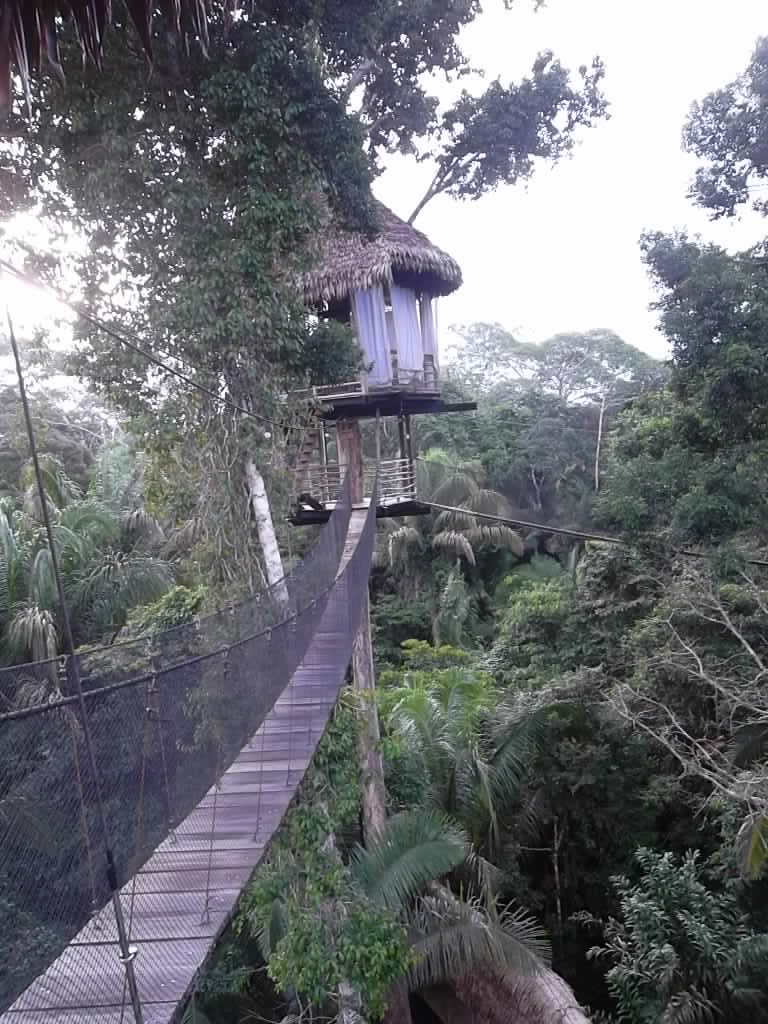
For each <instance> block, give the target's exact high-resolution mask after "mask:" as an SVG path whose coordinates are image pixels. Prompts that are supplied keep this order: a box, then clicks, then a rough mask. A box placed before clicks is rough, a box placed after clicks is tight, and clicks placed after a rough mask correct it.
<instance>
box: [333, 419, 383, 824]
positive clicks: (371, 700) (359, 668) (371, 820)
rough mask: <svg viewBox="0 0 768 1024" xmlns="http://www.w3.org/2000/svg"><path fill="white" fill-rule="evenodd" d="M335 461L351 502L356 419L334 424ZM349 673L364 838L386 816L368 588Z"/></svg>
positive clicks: (356, 475)
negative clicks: (348, 484) (343, 472)
mask: <svg viewBox="0 0 768 1024" xmlns="http://www.w3.org/2000/svg"><path fill="white" fill-rule="evenodd" d="M336 438H337V443H338V446H339V462H340V464H341V465H342V466H344V467H345V468H346V469H347V470H348V471H349V474H350V482H351V498H352V504H353V505H359V504H360V503H361V502H362V501H363V498H364V493H363V446H362V438H361V436H360V424H359V422H358V421H357V420H340V421H339V423H338V426H337V428H336ZM352 675H353V678H354V683H355V690H356V691H357V694H358V697H359V701H358V703H359V714H360V724H359V728H358V755H359V759H360V772H361V776H362V787H363V838H364V839H365V840H366V841H367V840H368V839H370V838H371V836H372V835H375V834H376V833H377V832H378V831H379V830H380V829H381V828H383V826H384V823H385V821H386V820H387V812H386V789H385V786H384V763H383V761H382V757H381V750H380V749H379V747H380V740H381V733H380V731H379V712H378V708H377V707H376V673H375V670H374V667H373V648H372V645H371V612H370V604H369V601H368V592H367V591H366V593H365V596H364V598H363V608H362V615H361V617H360V627H359V629H358V631H357V634H356V636H355V641H354V644H353V647H352Z"/></svg>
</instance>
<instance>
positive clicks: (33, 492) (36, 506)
mask: <svg viewBox="0 0 768 1024" xmlns="http://www.w3.org/2000/svg"><path fill="white" fill-rule="evenodd" d="M0 45H1V43H0ZM0 74H2V67H0ZM40 476H41V478H42V482H43V490H44V491H45V495H46V498H47V500H48V505H49V507H50V509H51V511H52V512H53V513H56V512H58V511H60V510H61V509H63V508H65V507H66V506H67V505H68V504H69V502H70V501H77V499H78V498H79V497H80V495H81V491H80V488H79V487H78V485H77V484H76V483H75V482H74V480H71V479H70V478H69V477H68V476H67V473H66V470H65V469H64V466H63V464H62V462H61V461H60V460H59V459H57V458H55V457H54V456H52V455H42V456H41V457H40ZM21 486H22V488H23V490H24V511H25V512H26V513H27V515H29V516H31V517H32V518H33V519H36V520H37V521H38V522H40V521H41V519H42V511H43V510H42V506H41V503H40V493H39V491H38V488H37V477H36V476H35V471H34V467H33V466H32V465H31V463H27V465H26V466H24V468H23V469H22V471H21Z"/></svg>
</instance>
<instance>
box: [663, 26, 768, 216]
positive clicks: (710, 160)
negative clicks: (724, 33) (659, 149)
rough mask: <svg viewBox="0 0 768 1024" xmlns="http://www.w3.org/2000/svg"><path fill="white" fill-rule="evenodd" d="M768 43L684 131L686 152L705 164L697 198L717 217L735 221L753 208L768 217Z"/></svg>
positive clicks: (761, 42)
mask: <svg viewBox="0 0 768 1024" xmlns="http://www.w3.org/2000/svg"><path fill="white" fill-rule="evenodd" d="M767 111H768V37H763V38H761V39H758V41H757V44H756V46H755V50H754V53H753V54H752V59H751V60H750V62H749V64H748V65H747V67H746V69H745V70H744V72H743V73H742V74H741V75H739V76H738V77H737V78H735V79H734V80H733V81H732V82H729V83H728V84H727V85H724V86H723V87H722V88H721V89H717V90H715V91H714V92H712V93H710V94H709V95H708V96H706V97H705V98H704V99H703V100H701V101H700V102H698V103H694V105H693V107H692V109H691V113H690V116H689V118H688V121H687V123H686V125H685V131H684V136H683V137H684V140H685V144H686V146H687V148H688V149H689V150H690V151H691V152H692V153H694V154H695V155H696V156H697V157H699V159H701V160H702V161H704V163H703V165H702V166H701V167H700V168H699V169H698V170H697V172H696V178H695V181H694V183H693V185H692V187H691V193H690V194H691V196H692V198H693V199H694V200H695V201H696V202H697V203H699V204H700V205H701V206H703V207H705V208H706V209H708V210H710V211H711V213H712V216H713V217H724V216H727V217H731V216H733V215H734V214H735V213H736V211H737V209H738V208H739V207H740V206H744V205H745V204H747V203H751V205H752V207H753V208H754V209H755V210H758V211H760V212H761V213H766V212H768V203H766V199H765V194H764V192H763V191H762V189H763V188H764V183H765V180H766V178H768V118H767V117H766V112H767Z"/></svg>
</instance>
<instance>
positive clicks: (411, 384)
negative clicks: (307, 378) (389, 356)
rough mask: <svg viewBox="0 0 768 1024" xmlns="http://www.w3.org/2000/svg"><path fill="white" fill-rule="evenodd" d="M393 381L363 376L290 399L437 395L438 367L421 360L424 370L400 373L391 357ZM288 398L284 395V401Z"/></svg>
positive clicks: (304, 391)
mask: <svg viewBox="0 0 768 1024" xmlns="http://www.w3.org/2000/svg"><path fill="white" fill-rule="evenodd" d="M392 371H393V376H392V380H391V381H389V382H388V383H386V384H373V383H371V381H369V380H368V377H367V375H366V374H362V375H361V376H360V377H359V378H358V379H357V380H348V381H344V382H343V383H340V384H323V385H321V386H319V387H311V388H302V389H301V390H299V391H292V392H291V396H290V397H292V398H299V399H304V400H310V399H314V400H315V401H316V402H333V401H334V400H337V399H340V398H358V397H360V396H362V395H368V394H382V393H386V392H388V391H415V392H424V391H434V392H439V390H440V386H439V378H438V373H437V367H436V366H435V361H434V359H433V358H432V356H425V357H424V368H423V370H400V369H398V368H397V360H396V358H395V357H394V353H393V364H392ZM288 397H289V396H288V395H286V396H285V398H286V399H287V398H288Z"/></svg>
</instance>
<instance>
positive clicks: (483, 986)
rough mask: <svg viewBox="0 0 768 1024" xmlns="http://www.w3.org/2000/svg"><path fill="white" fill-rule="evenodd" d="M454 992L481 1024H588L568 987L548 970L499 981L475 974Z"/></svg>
mask: <svg viewBox="0 0 768 1024" xmlns="http://www.w3.org/2000/svg"><path fill="white" fill-rule="evenodd" d="M455 989H456V994H457V995H458V996H459V998H460V999H461V1000H462V1002H463V1003H464V1004H465V1005H467V1006H469V1007H471V1008H472V1009H473V1011H474V1014H475V1020H476V1021H478V1022H482V1024H510V1021H515V1024H589V1018H588V1017H587V1016H586V1015H585V1014H584V1011H583V1010H582V1009H581V1007H580V1006H579V1004H578V1002H577V1000H576V996H575V995H574V994H573V992H572V991H571V988H570V986H569V985H568V984H567V983H566V982H565V981H563V979H562V978H561V977H560V976H559V975H558V974H555V972H554V971H551V970H542V971H540V972H539V973H538V974H518V975H513V974H511V973H510V974H507V976H506V977H505V978H503V979H502V978H500V977H498V976H496V975H493V974H491V973H490V972H484V971H475V972H473V973H472V974H471V975H468V976H467V977H466V978H463V979H462V980H461V981H460V982H458V983H457V984H456V986H455Z"/></svg>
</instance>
